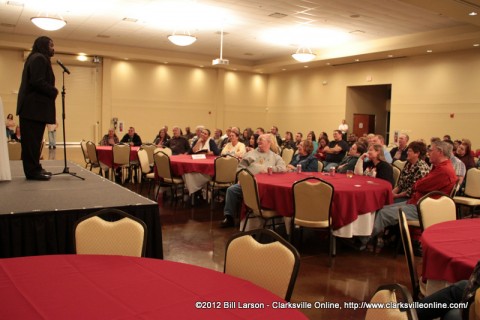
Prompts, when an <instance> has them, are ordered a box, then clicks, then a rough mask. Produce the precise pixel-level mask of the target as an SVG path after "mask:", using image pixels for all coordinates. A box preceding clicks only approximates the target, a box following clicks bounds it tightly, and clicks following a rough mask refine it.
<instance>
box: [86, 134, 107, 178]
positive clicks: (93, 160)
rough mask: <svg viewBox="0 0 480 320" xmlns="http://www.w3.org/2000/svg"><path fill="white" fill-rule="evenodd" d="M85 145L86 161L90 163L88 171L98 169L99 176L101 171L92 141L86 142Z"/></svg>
mask: <svg viewBox="0 0 480 320" xmlns="http://www.w3.org/2000/svg"><path fill="white" fill-rule="evenodd" d="M86 145H87V154H88V159H89V161H90V171H92V170H93V168H99V174H100V175H102V173H103V170H102V166H101V165H100V161H98V154H97V146H96V145H95V143H94V142H92V141H88V142H87V143H86Z"/></svg>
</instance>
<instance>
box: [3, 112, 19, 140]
mask: <svg viewBox="0 0 480 320" xmlns="http://www.w3.org/2000/svg"><path fill="white" fill-rule="evenodd" d="M16 126H17V124H16V123H15V120H13V114H11V113H9V114H8V116H7V119H6V120H5V129H6V133H7V138H10V136H11V135H12V134H14V133H15V127H16Z"/></svg>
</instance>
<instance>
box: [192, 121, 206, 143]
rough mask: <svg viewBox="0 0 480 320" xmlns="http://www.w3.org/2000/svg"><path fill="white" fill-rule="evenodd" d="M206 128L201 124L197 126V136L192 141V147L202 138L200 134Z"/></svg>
mask: <svg viewBox="0 0 480 320" xmlns="http://www.w3.org/2000/svg"><path fill="white" fill-rule="evenodd" d="M203 129H205V126H202V125H199V126H196V127H195V136H194V137H193V138H192V140H191V141H189V142H190V147H193V145H194V144H195V142H196V141H197V140H198V139H200V136H201V135H202V131H203Z"/></svg>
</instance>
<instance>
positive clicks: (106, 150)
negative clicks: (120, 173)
mask: <svg viewBox="0 0 480 320" xmlns="http://www.w3.org/2000/svg"><path fill="white" fill-rule="evenodd" d="M112 149H113V147H112V146H97V157H98V161H99V162H101V163H102V164H103V165H105V166H107V167H108V168H112V167H113V151H112ZM138 149H140V147H133V146H132V147H130V161H138V154H137V153H138Z"/></svg>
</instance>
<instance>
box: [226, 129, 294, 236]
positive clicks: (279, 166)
mask: <svg viewBox="0 0 480 320" xmlns="http://www.w3.org/2000/svg"><path fill="white" fill-rule="evenodd" d="M271 144H272V136H271V135H270V134H262V135H260V136H259V138H258V148H257V149H254V150H252V151H250V152H247V153H246V154H245V155H244V157H243V159H242V160H241V161H240V163H239V164H238V169H244V168H245V169H248V170H249V171H250V172H251V173H252V174H257V173H266V172H267V170H268V167H271V168H272V172H285V171H286V166H285V162H284V161H283V159H282V157H280V156H279V155H278V154H275V153H274V152H273V151H271V150H270V146H271ZM242 200H243V196H242V187H241V186H240V185H239V184H238V183H237V184H234V185H233V186H231V187H229V188H228V189H227V195H226V198H225V208H224V213H223V214H224V216H225V219H224V220H223V221H222V223H221V225H220V227H222V228H228V227H233V226H234V225H235V220H234V219H235V217H236V216H238V213H239V208H240V205H241V203H242Z"/></svg>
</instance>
